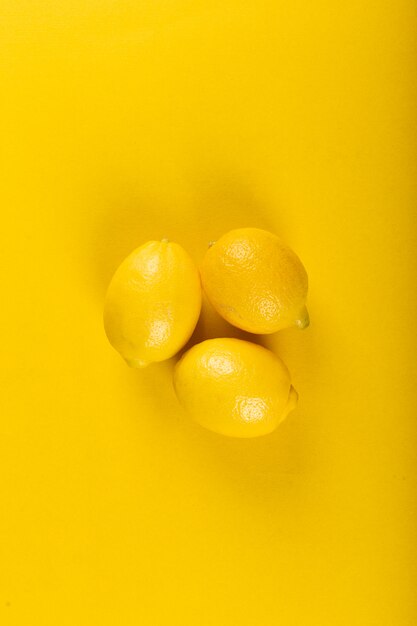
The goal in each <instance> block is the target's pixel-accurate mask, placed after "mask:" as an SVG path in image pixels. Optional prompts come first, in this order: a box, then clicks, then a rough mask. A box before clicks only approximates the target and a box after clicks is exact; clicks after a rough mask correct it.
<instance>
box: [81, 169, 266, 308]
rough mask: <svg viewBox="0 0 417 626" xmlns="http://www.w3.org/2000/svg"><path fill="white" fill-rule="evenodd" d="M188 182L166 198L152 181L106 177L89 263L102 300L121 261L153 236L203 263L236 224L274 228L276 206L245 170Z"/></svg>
mask: <svg viewBox="0 0 417 626" xmlns="http://www.w3.org/2000/svg"><path fill="white" fill-rule="evenodd" d="M189 185H190V188H187V190H186V191H184V188H183V187H182V188H181V189H180V190H176V191H175V190H173V194H172V200H171V201H170V202H169V203H168V202H167V201H166V194H162V193H161V195H158V193H157V191H156V190H155V188H154V187H152V189H151V190H149V189H148V190H147V189H146V188H144V186H141V185H140V184H139V183H138V181H132V180H126V181H123V182H119V183H118V184H116V183H113V184H112V185H109V184H108V183H107V182H106V181H103V184H102V186H101V188H100V192H99V195H100V198H101V200H100V202H101V203H102V206H101V207H100V209H99V210H98V211H97V214H96V219H95V223H94V228H93V240H92V241H91V246H92V248H93V250H95V251H96V254H94V255H92V256H90V257H89V258H90V259H91V258H93V259H94V263H95V265H94V267H92V268H91V269H92V272H93V275H94V277H95V282H96V286H97V289H96V295H97V297H98V299H99V300H100V302H101V301H102V299H103V296H104V293H105V290H106V288H107V286H108V284H109V282H110V279H111V277H112V275H113V273H114V271H115V270H116V268H117V267H118V265H119V264H120V263H121V261H122V260H123V259H124V258H125V257H126V256H127V255H128V254H129V253H130V252H131V251H132V250H134V249H135V248H137V247H138V246H140V245H141V244H143V243H145V242H146V241H149V240H150V239H162V238H164V237H166V238H167V239H170V240H172V241H176V242H177V243H180V244H181V245H183V246H184V247H185V248H186V250H187V251H188V252H189V254H190V255H191V256H192V257H193V258H194V260H195V262H196V263H198V264H199V263H200V262H201V259H202V258H203V256H204V254H205V251H206V250H207V246H208V244H209V242H210V241H213V240H216V239H217V238H218V237H219V236H220V235H221V234H223V233H224V232H227V231H228V230H230V229H232V228H238V227H243V226H255V227H259V228H266V229H271V228H272V229H273V228H274V227H273V226H271V223H270V220H269V219H268V214H269V215H271V214H272V215H273V214H274V209H272V208H271V207H268V206H267V202H266V201H264V200H262V199H260V198H257V197H256V196H255V194H254V192H253V191H252V190H251V186H250V181H248V175H247V174H243V173H242V174H241V175H238V174H237V173H234V174H232V173H226V172H222V173H220V174H218V175H214V174H212V175H207V176H206V177H204V176H200V177H199V178H198V179H197V180H194V181H193V182H190V183H189ZM275 214H276V210H275ZM275 228H276V220H275Z"/></svg>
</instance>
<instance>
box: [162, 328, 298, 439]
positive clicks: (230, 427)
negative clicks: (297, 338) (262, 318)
mask: <svg viewBox="0 0 417 626" xmlns="http://www.w3.org/2000/svg"><path fill="white" fill-rule="evenodd" d="M174 388H175V391H176V394H177V397H178V399H179V401H180V403H181V404H182V405H183V407H184V409H185V410H186V412H188V413H189V414H190V416H191V417H192V418H193V419H194V420H195V421H196V422H198V423H199V424H201V425H202V426H205V427H206V428H208V429H209V430H213V431H214V432H216V433H220V434H222V435H228V436H230V437H258V436H259V435H266V434H267V433H270V432H272V431H273V430H274V429H275V428H276V427H277V426H278V424H279V423H280V422H282V420H283V419H285V417H286V416H287V415H288V413H289V412H290V411H291V410H292V409H293V408H295V406H296V404H297V399H298V395H297V392H296V391H295V389H294V388H293V387H292V385H291V381H290V375H289V373H288V370H287V368H286V367H285V365H284V363H283V362H282V361H281V359H280V358H279V357H277V356H276V355H275V354H274V353H273V352H271V351H270V350H267V349H266V348H263V347H261V346H258V345H256V344H254V343H251V342H249V341H242V340H241V339H232V338H227V339H208V340H206V341H203V342H202V343H199V344H197V345H195V346H193V347H192V348H191V349H190V350H188V351H187V352H186V353H185V354H184V355H183V356H182V358H181V359H180V361H179V362H178V363H177V365H176V366H175V370H174Z"/></svg>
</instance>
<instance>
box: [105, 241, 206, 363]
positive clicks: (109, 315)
mask: <svg viewBox="0 0 417 626" xmlns="http://www.w3.org/2000/svg"><path fill="white" fill-rule="evenodd" d="M200 309H201V285H200V277H199V274H198V270H197V268H196V267H195V265H194V263H193V261H192V260H191V258H190V257H189V255H188V254H187V252H186V251H185V250H184V249H183V248H182V247H181V246H180V245H178V244H177V243H171V242H168V241H167V240H162V241H149V242H148V243H145V244H144V245H142V246H140V247H139V248H137V249H136V250H134V251H133V252H132V253H131V254H130V255H129V256H128V257H127V258H126V259H125V260H124V261H123V262H122V264H121V265H120V266H119V268H118V269H117V270H116V273H115V274H114V276H113V278H112V280H111V283H110V285H109V288H108V291H107V295H106V299H105V305H104V327H105V330H106V334H107V337H108V339H109V341H110V343H111V344H112V346H113V347H114V348H115V349H116V350H117V351H118V352H120V354H121V355H122V357H123V358H124V359H125V360H126V361H127V363H128V364H129V365H131V366H132V367H144V366H145V365H147V364H149V363H151V362H156V361H164V360H165V359H169V358H170V357H172V356H173V355H174V354H176V353H177V352H178V350H180V349H181V348H182V347H183V346H184V345H185V344H186V342H187V341H188V339H189V338H190V336H191V334H192V332H193V330H194V328H195V325H196V323H197V320H198V317H199V314H200Z"/></svg>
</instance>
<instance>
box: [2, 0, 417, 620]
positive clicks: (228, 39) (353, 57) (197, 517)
mask: <svg viewBox="0 0 417 626" xmlns="http://www.w3.org/2000/svg"><path fill="white" fill-rule="evenodd" d="M415 18H416V5H415V2H414V1H413V0H395V1H394V0H371V1H370V2H364V1H363V0H353V1H349V2H337V1H336V0H334V1H333V2H332V1H330V0H318V2H307V1H306V0H303V1H301V0H295V1H294V2H292V1H289V2H277V1H274V0H270V1H267V0H264V1H262V0H257V1H249V0H247V1H244V0H241V1H237V0H233V1H231V2H224V1H222V2H220V1H218V0H210V1H208V0H207V1H202V0H165V1H162V0H152V1H146V2H145V0H125V1H121V0H119V1H111V0H87V1H82V0H59V1H58V0H37V1H36V2H35V1H34V0H19V1H17V0H13V1H12V0H2V2H1V6H0V42H1V43H0V64H1V66H0V69H1V87H0V89H1V92H2V95H1V99H0V111H1V114H0V127H1V128H0V133H1V134H0V136H1V150H2V157H1V169H0V176H1V218H2V219H1V229H0V258H1V307H0V333H1V337H0V350H1V353H2V357H1V365H0V368H1V370H0V385H1V397H0V402H1V406H0V409H1V421H0V424H1V433H0V476H1V478H0V486H1V493H0V507H1V517H0V622H1V624H4V625H5V626H9V625H10V626H12V625H19V626H57V625H59V626H104V625H106V624H112V625H116V624H117V625H120V626H137V625H144V626H176V625H177V624H178V625H180V626H191V625H193V626H229V625H234V624H239V625H251V626H252V625H253V626H272V625H274V626H275V625H277V624H282V625H283V626H313V625H318V626H344V625H346V626H415V624H416V623H417V606H416V593H415V580H416V578H417V576H416V575H417V572H416V569H417V568H416V557H417V554H416V543H417V542H416V535H415V530H416V515H417V510H416V504H417V498H416V493H417V491H416V482H417V481H416V458H415V455H416V430H417V428H416V421H415V417H416V406H417V402H416V400H417V398H416V374H417V372H416V358H415V354H416V329H415V316H416V306H417V296H416V290H415V277H416V274H417V272H416V270H417V267H416V266H417V261H416V245H417V237H416V233H417V224H416V209H415V201H416V199H417V198H416V195H417V194H416V187H415V181H416V174H417V172H416V161H417V158H416V148H417V141H416V133H415V123H414V122H415V114H416V100H417V98H416V81H415V73H414V69H415V67H414V65H415V52H416V50H415V47H416V46H415V30H414V24H415ZM246 225H253V226H260V227H266V228H268V229H270V230H273V231H274V232H277V233H278V234H280V235H281V236H282V237H283V238H284V239H285V240H286V241H287V242H288V243H289V244H290V245H291V246H292V247H293V248H294V249H295V250H296V251H297V252H298V254H299V255H300V256H301V258H302V259H303V261H304V264H305V265H306V267H307V269H308V272H309V277H310V296H309V310H310V315H311V326H310V328H309V329H308V330H306V331H304V332H300V331H295V330H294V331H293V330H289V331H285V332H282V333H280V334H279V335H277V336H271V337H269V338H267V339H265V340H264V343H265V344H266V345H269V346H271V347H272V348H273V349H275V350H277V351H278V352H279V353H280V354H281V355H282V357H283V358H284V360H285V361H286V362H287V364H288V366H289V367H290V369H291V371H292V373H293V378H294V385H295V386H296V388H297V390H298V392H299V394H300V402H299V407H298V409H297V411H295V412H294V413H293V414H292V415H291V417H290V418H289V419H288V421H287V422H286V423H285V424H284V425H283V426H282V427H281V428H280V429H279V430H278V431H277V432H276V433H275V434H273V435H272V436H269V437H265V438H261V439H258V440H253V441H250V440H249V441H240V440H229V439H226V438H221V437H220V436H216V435H214V434H211V433H209V432H205V431H203V430H202V429H200V428H199V427H198V426H196V425H193V424H190V423H189V422H188V421H187V420H186V419H185V417H184V416H183V414H182V412H181V410H180V408H179V406H178V405H177V403H176V400H175V397H174V394H173V391H172V386H171V370H172V365H173V363H171V362H169V363H166V364H163V365H161V366H154V367H152V368H149V370H147V371H144V372H140V371H132V370H129V369H128V368H127V367H126V366H125V365H124V363H123V362H122V360H121V359H120V357H119V356H118V355H117V353H116V352H115V351H114V350H113V349H112V348H111V347H110V346H109V345H108V343H107V341H106V339H105V336H104V332H103V328H102V319H101V315H102V301H103V295H104V292H105V288H106V285H107V283H108V281H109V279H110V277H111V275H112V272H113V271H114V269H115V268H116V266H117V264H118V263H119V262H120V261H121V259H122V258H123V257H124V256H125V255H126V254H127V253H128V252H130V251H131V249H132V248H134V247H135V246H137V245H138V244H140V243H142V242H144V241H146V240H147V239H149V238H162V237H168V238H170V239H173V240H177V241H178V242H179V243H182V244H183V245H185V246H186V247H187V248H188V249H189V251H190V252H191V253H192V255H193V256H194V258H195V259H196V261H199V260H200V259H201V256H202V254H203V253H204V250H205V248H206V246H207V242H208V241H209V240H211V239H216V237H218V236H219V235H220V234H221V233H222V232H224V231H226V230H227V229H229V228H231V227H237V226H246ZM216 333H217V334H224V333H227V334H229V333H230V334H233V331H232V330H231V329H230V327H228V326H227V325H226V324H222V323H221V322H220V321H219V320H217V319H216V318H215V317H214V316H213V315H212V313H211V312H210V311H209V310H207V309H206V310H205V313H204V316H203V318H202V321H201V322H200V324H199V327H198V329H197V332H196V337H197V338H201V337H209V336H213V335H215V334H216ZM236 334H237V333H236Z"/></svg>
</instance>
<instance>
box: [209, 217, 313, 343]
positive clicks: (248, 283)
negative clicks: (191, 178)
mask: <svg viewBox="0 0 417 626" xmlns="http://www.w3.org/2000/svg"><path fill="white" fill-rule="evenodd" d="M201 278H202V282H203V288H204V290H205V292H206V294H207V296H208V298H209V300H210V301H211V303H212V305H213V306H214V308H215V309H216V310H217V312H218V313H219V314H220V315H221V316H222V317H224V319H225V320H227V321H228V322H229V323H230V324H233V326H237V327H238V328H241V329H242V330H246V331H248V332H251V333H260V334H267V333H274V332H276V331H277V330H281V329H282V328H287V327H289V326H298V327H299V328H305V327H306V326H308V324H309V317H308V313H307V309H306V306H305V301H306V297H307V289H308V278H307V273H306V271H305V269H304V266H303V264H302V263H301V261H300V259H299V258H298V256H297V255H296V254H295V252H293V251H292V250H291V249H290V248H289V247H288V246H286V245H285V244H284V243H283V242H282V241H281V240H280V239H279V238H278V237H277V236H276V235H274V234H272V233H269V232H267V231H265V230H260V229H258V228H239V229H237V230H232V231H230V232H228V233H226V234H225V235H223V236H222V237H221V238H220V239H219V240H218V241H217V242H215V243H214V244H213V245H212V246H211V247H210V248H209V249H208V251H207V252H206V255H205V258H204V260H203V264H202V268H201Z"/></svg>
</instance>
